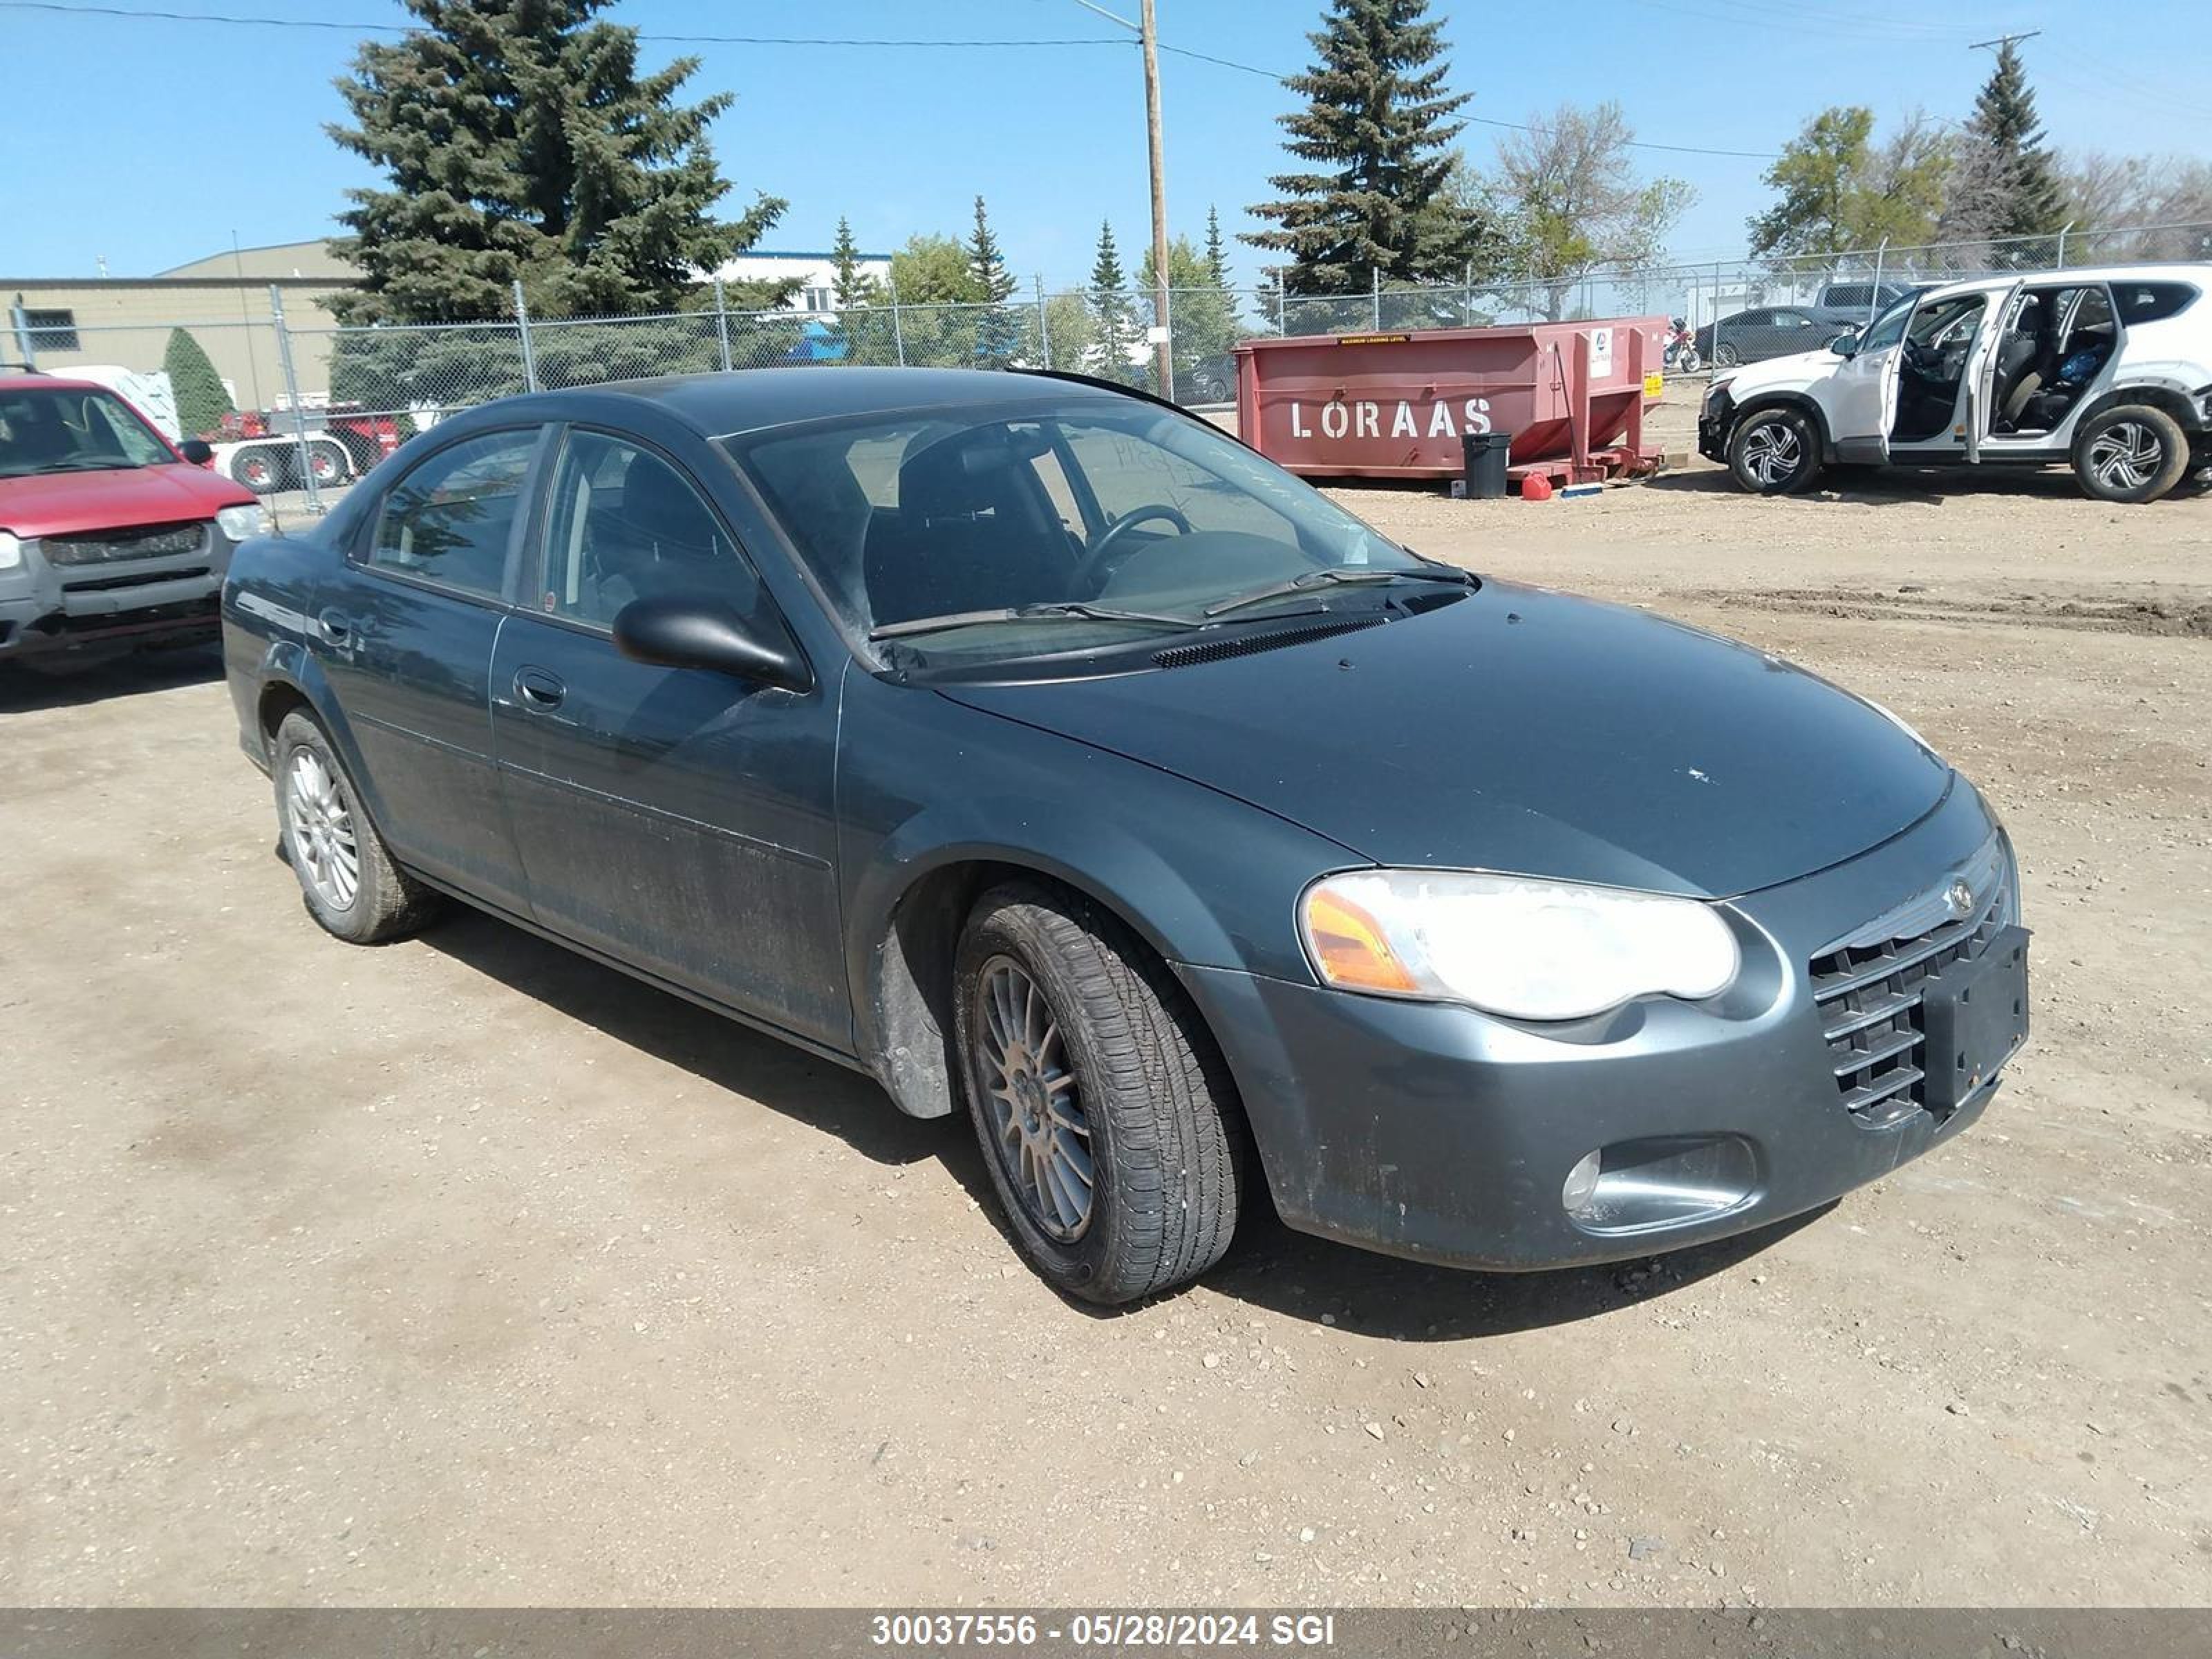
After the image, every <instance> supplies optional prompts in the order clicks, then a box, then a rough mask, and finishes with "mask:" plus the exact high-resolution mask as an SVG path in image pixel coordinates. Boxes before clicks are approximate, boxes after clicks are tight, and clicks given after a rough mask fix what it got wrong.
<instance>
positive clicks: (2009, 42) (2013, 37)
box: [1966, 29, 2043, 52]
mask: <svg viewBox="0 0 2212 1659" xmlns="http://www.w3.org/2000/svg"><path fill="white" fill-rule="evenodd" d="M2040 33H2043V31H2042V30H2041V29H2028V30H2027V31H2026V32H2024V33H2020V34H2000V35H1999V36H1997V38H1996V40H1977V41H1975V42H1974V43H1973V44H1972V46H1968V47H1967V48H1966V50H1967V51H1968V52H1990V51H1996V52H2002V51H2003V50H2004V49H2005V48H2006V47H2007V46H2018V45H2019V44H2020V43H2021V41H2023V40H2034V39H2035V37H2036V36H2037V35H2039V34H2040Z"/></svg>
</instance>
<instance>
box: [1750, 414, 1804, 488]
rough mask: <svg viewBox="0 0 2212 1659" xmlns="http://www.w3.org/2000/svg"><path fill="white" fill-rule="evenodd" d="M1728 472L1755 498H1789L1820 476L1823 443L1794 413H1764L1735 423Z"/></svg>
mask: <svg viewBox="0 0 2212 1659" xmlns="http://www.w3.org/2000/svg"><path fill="white" fill-rule="evenodd" d="M1729 471H1731V472H1733V473H1735V481H1736V482H1737V483H1740V484H1741V485H1742V486H1743V487H1744V488H1745V489H1748V490H1749V491H1751V493H1752V494H1753V495H1794V494H1796V492H1797V491H1798V490H1801V489H1806V488H1808V486H1809V485H1810V484H1811V483H1812V482H1813V480H1814V479H1815V478H1816V477H1820V438H1819V436H1818V435H1816V434H1815V433H1814V430H1813V423H1812V422H1810V421H1808V420H1807V419H1806V418H1805V417H1804V416H1802V415H1801V414H1800V413H1798V411H1797V410H1794V409H1761V410H1754V411H1753V412H1752V413H1751V414H1749V415H1747V416H1744V417H1743V419H1741V421H1738V422H1736V428H1735V432H1734V434H1732V435H1730V437H1729Z"/></svg>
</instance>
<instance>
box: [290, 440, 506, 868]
mask: <svg viewBox="0 0 2212 1659" xmlns="http://www.w3.org/2000/svg"><path fill="white" fill-rule="evenodd" d="M543 433H544V428H541V427H538V426H530V427H526V428H518V429H515V430H513V431H507V432H489V433H484V434H482V435H478V436H476V437H473V438H468V439H465V440H463V441H459V442H457V443H454V444H452V445H450V446H448V447H446V448H444V449H441V450H437V451H435V452H434V453H431V454H429V455H428V456H426V457H425V458H424V459H422V461H421V462H419V463H418V464H417V465H416V466H415V467H414V468H413V469H412V470H411V471H410V472H409V473H408V474H407V476H406V477H404V478H402V479H400V480H399V482H398V483H397V484H396V485H395V486H393V488H392V491H391V492H390V494H389V495H386V498H385V501H384V504H383V507H382V510H381V512H380V513H379V514H378V515H377V518H376V520H375V521H374V523H373V524H371V525H369V526H366V527H365V529H364V532H363V537H362V544H361V545H360V546H358V547H356V548H354V549H352V550H349V556H348V559H347V561H346V562H345V564H344V566H343V574H342V575H341V577H340V578H339V580H337V581H336V582H335V583H333V584H332V585H331V586H330V587H329V588H328V589H326V590H325V592H323V593H322V594H320V595H319V601H318V606H317V610H316V613H315V615H314V616H313V618H311V626H312V628H313V630H314V638H313V650H314V652H315V654H316V656H317V657H318V658H319V659H320V661H321V663H322V666H323V671H324V674H325V677H326V678H328V680H329V682H330V684H331V690H332V691H333V693H334V694H335V696H336V701H337V708H338V711H339V713H340V714H343V717H344V720H345V724H346V729H347V731H348V732H349V734H350V735H351V737H352V739H353V744H354V746H355V749H356V751H357V753H358V756H359V759H360V762H361V767H360V770H361V772H362V778H361V783H362V788H363V790H364V791H365V792H366V793H367V795H368V802H369V805H370V809H371V811H372V813H373V815H374V818H375V821H376V825H377V828H378V829H380V831H381V832H382V833H383V835H384V837H385V839H386V841H387V842H390V843H391V845H392V849H393V851H394V852H396V853H397V854H398V857H399V860H400V861H401V862H402V863H403V864H405V865H408V866H410V867H412V868H415V869H417V870H420V871H422V872H423V873H425V874H426V875H429V876H431V877H434V878H439V879H441V880H444V881H447V882H451V883H453V884H455V885H458V886H459V887H462V888H465V890H468V891H469V892H471V893H472V894H474V895H476V896H478V897H481V898H483V899H486V900H488V901H489V902H492V903H494V904H499V905H504V906H506V907H507V908H512V909H516V910H520V909H521V908H523V904H524V899H523V892H522V878H521V871H520V866H519V865H518V864H517V862H516V858H515V850H514V845H513V842H512V841H511V840H510V839H509V837H508V836H507V819H506V815H505V813H504V812H503V811H501V806H500V800H499V783H498V779H497V777H496V775H495V771H494V768H493V764H492V731H491V714H490V704H489V696H488V689H489V676H490V672H491V659H492V651H493V646H494V642H495V641H496V640H497V638H498V636H499V632H500V629H501V624H502V623H503V621H504V619H505V617H506V615H507V609H506V603H507V581H508V570H509V567H510V561H511V559H512V558H513V556H516V554H517V553H518V552H519V550H520V540H521V538H522V532H523V521H524V520H525V519H526V517H527V516H528V515H527V513H526V512H525V511H524V510H523V508H524V504H525V503H526V501H528V500H529V497H530V490H529V487H528V485H529V478H530V472H531V466H532V461H533V459H535V458H536V456H537V453H538V447H539V443H540V440H541V438H542V435H543Z"/></svg>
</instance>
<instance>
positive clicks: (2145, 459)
mask: <svg viewBox="0 0 2212 1659" xmlns="http://www.w3.org/2000/svg"><path fill="white" fill-rule="evenodd" d="M2187 471H2189V440H2188V438H2187V436H2186V435H2185V434H2184V433H2183V432H2182V430H2181V428H2180V426H2179V424H2178V423H2177V422H2175V420H2174V418H2173V416H2171V415H2169V414H2167V413H2166V411H2165V410H2162V409H2154V408H2153V407H2152V406H2151V405H2150V404H2120V405H2119V406H2118V408H2117V409H2108V410H2104V411H2103V412H2102V413H2101V414H2097V415H2093V416H2090V417H2089V418H2088V419H2087V421H2085V422H2082V425H2081V431H2080V432H2079V433H2077V434H2076V435H2075V439H2074V476H2075V477H2076V478H2078V479H2080V480H2081V488H2082V489H2084V490H2085V491H2087V493H2088V494H2089V495H2093V496H2095V497H2096V498H2097V499H2098V500H2099V501H2129V502H2134V501H2156V500H2157V499H2158V498H2159V497H2160V496H2161V495H2165V494H2166V492H2167V491H2169V490H2171V489H2172V488H2173V487H2174V486H2175V485H2176V484H2178V483H2180V482H2181V479H2182V475H2183V474H2184V473H2185V472H2187Z"/></svg>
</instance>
